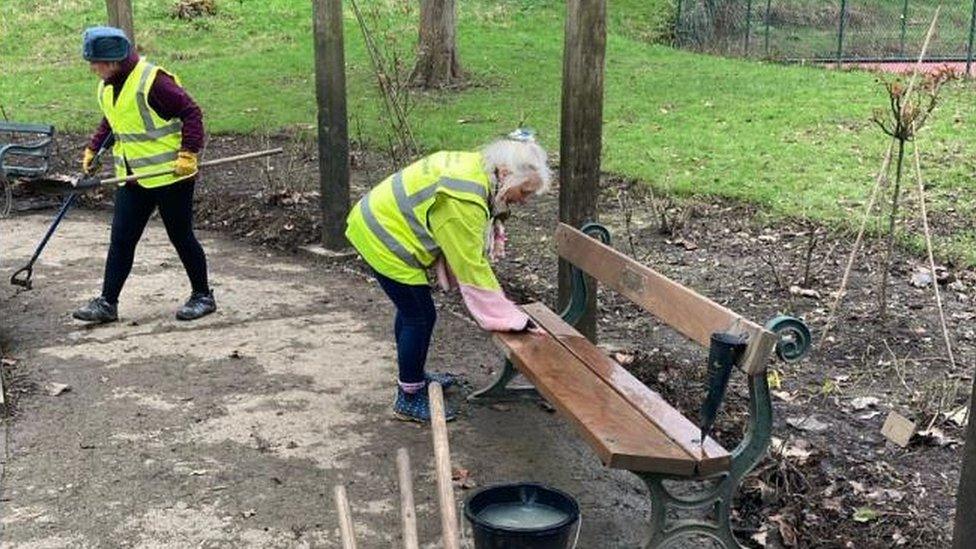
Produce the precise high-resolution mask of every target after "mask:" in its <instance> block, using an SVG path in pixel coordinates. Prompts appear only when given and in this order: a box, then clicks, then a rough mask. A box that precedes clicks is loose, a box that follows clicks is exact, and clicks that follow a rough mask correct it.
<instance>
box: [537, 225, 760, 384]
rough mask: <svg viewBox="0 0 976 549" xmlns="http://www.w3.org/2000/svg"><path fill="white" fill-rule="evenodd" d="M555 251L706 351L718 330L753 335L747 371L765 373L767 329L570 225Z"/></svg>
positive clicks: (559, 232) (559, 236)
mask: <svg viewBox="0 0 976 549" xmlns="http://www.w3.org/2000/svg"><path fill="white" fill-rule="evenodd" d="M556 249H557V251H558V253H559V255H560V256H561V257H563V258H565V259H566V260H567V261H569V262H570V263H572V264H574V265H576V266H577V267H578V268H580V269H582V270H583V271H584V272H586V273H588V274H589V275H591V276H593V277H594V278H596V279H597V280H599V281H600V282H601V283H603V284H606V285H607V286H609V287H610V288H612V289H614V290H616V291H617V292H620V293H621V294H623V295H624V296H626V297H627V298H628V299H630V300H631V301H633V302H634V303H636V304H637V305H639V306H640V307H642V308H643V309H644V310H646V311H648V312H649V313H651V314H653V315H654V316H656V317H657V318H659V319H660V320H662V321H663V322H664V323H666V324H668V325H670V326H671V327H672V328H674V329H675V330H677V331H678V332H680V333H682V334H684V335H685V336H686V337H688V338H689V339H692V340H694V341H697V342H698V343H700V344H702V345H704V346H705V347H706V348H707V347H708V346H709V345H710V344H711V336H712V333H714V332H730V333H734V334H743V333H745V334H748V336H749V346H750V349H749V350H747V351H746V359H745V360H744V361H743V365H744V367H745V369H746V372H747V373H749V374H755V373H757V372H761V371H763V370H764V369H765V365H766V359H767V357H768V351H769V344H770V339H769V338H770V337H773V338H775V335H774V334H772V333H771V332H769V331H768V330H766V329H764V328H763V327H762V326H759V325H758V324H756V323H755V322H752V321H750V320H749V319H747V318H745V317H743V316H741V315H739V314H736V313H735V312H733V311H731V310H729V309H728V308H726V307H723V306H722V305H719V304H718V303H715V302H714V301H712V300H710V299H708V298H707V297H704V296H702V295H700V294H698V293H697V292H695V291H693V290H691V289H688V288H686V287H684V286H682V285H681V284H678V283H677V282H674V281H672V280H671V279H669V278H668V277H666V276H664V275H662V274H660V273H658V272H657V271H655V270H654V269H651V268H650V267H647V266H644V265H641V264H640V263H638V262H637V261H634V260H633V259H631V258H629V257H627V256H626V255H624V254H622V253H620V252H618V251H617V250H615V249H613V248H611V247H610V246H607V245H605V244H603V243H602V242H599V241H597V240H595V239H593V238H590V237H589V236H586V235H585V234H584V233H582V232H580V231H578V230H576V229H574V228H573V227H570V226H569V225H566V224H565V223H560V224H559V226H558V227H557V228H556ZM773 341H774V342H775V340H773ZM764 351H765V352H764Z"/></svg>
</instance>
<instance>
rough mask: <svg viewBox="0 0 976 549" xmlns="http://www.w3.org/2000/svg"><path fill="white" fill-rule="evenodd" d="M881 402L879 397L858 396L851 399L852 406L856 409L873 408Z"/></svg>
mask: <svg viewBox="0 0 976 549" xmlns="http://www.w3.org/2000/svg"><path fill="white" fill-rule="evenodd" d="M880 402H881V399H879V398H878V397H858V398H855V399H853V400H851V407H852V408H854V409H855V410H864V409H866V408H873V407H875V406H877V405H878V404H879V403H880Z"/></svg>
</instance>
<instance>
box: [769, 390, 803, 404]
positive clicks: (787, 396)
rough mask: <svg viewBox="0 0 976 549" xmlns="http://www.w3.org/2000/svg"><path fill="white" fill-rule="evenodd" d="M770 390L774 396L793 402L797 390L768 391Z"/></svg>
mask: <svg viewBox="0 0 976 549" xmlns="http://www.w3.org/2000/svg"><path fill="white" fill-rule="evenodd" d="M770 392H771V393H772V394H773V396H774V397H776V398H778V399H780V400H782V401H783V402H793V401H794V400H796V397H797V392H796V391H792V392H790V391H770Z"/></svg>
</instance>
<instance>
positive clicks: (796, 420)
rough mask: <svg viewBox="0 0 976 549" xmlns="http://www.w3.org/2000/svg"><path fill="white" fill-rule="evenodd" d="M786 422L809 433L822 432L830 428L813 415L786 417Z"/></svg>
mask: <svg viewBox="0 0 976 549" xmlns="http://www.w3.org/2000/svg"><path fill="white" fill-rule="evenodd" d="M786 423H787V424H788V425H790V426H791V427H794V428H796V429H799V430H801V431H809V432H811V433H822V432H824V431H826V430H827V429H829V428H830V425H828V424H826V423H824V422H822V421H820V420H819V419H817V418H816V417H815V416H806V417H788V418H786Z"/></svg>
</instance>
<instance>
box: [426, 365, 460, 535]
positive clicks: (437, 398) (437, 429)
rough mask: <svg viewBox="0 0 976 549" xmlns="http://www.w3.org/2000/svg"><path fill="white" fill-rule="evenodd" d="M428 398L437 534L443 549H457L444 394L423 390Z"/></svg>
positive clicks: (438, 390) (433, 388) (437, 389)
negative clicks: (438, 508)
mask: <svg viewBox="0 0 976 549" xmlns="http://www.w3.org/2000/svg"><path fill="white" fill-rule="evenodd" d="M427 395H428V397H429V398H430V427H431V432H432V434H433V437H434V464H435V466H436V471H437V493H438V496H439V499H440V504H441V531H442V532H443V537H444V539H443V545H444V549H460V547H461V536H460V532H459V531H458V519H457V509H455V503H454V485H453V484H452V481H451V448H450V445H449V444H448V440H447V420H446V419H445V417H444V390H443V389H441V384H440V383H431V384H430V385H428V386H427Z"/></svg>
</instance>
